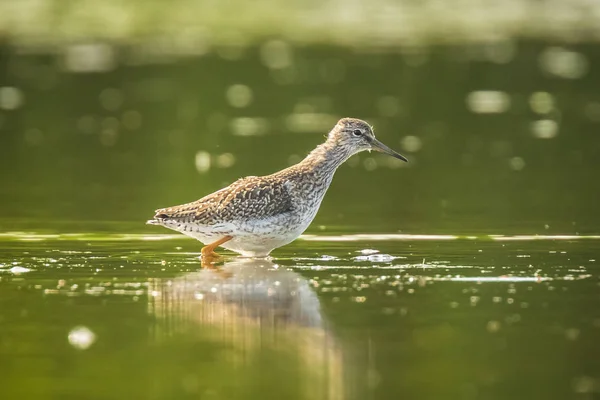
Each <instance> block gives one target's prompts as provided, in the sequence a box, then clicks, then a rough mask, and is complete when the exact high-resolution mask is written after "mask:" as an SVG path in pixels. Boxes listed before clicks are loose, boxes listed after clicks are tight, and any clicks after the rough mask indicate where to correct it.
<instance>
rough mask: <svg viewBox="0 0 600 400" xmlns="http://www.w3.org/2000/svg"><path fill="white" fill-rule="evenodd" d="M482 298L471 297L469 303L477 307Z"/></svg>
mask: <svg viewBox="0 0 600 400" xmlns="http://www.w3.org/2000/svg"><path fill="white" fill-rule="evenodd" d="M479 300H480V297H479V296H471V297H470V298H469V303H470V304H471V306H473V307H474V306H476V305H477V303H479Z"/></svg>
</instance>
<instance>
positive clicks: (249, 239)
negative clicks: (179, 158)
mask: <svg viewBox="0 0 600 400" xmlns="http://www.w3.org/2000/svg"><path fill="white" fill-rule="evenodd" d="M315 214H316V210H315V212H313V213H310V214H308V213H307V214H304V215H296V216H292V217H290V216H289V215H282V216H277V217H272V218H268V219H264V220H250V221H243V222H238V223H229V222H228V223H222V224H217V225H211V226H166V227H167V228H170V229H174V230H176V231H179V232H181V233H183V234H184V235H187V236H190V237H193V238H195V239H197V240H199V241H200V242H202V243H204V244H205V245H207V244H210V243H214V242H215V241H217V240H219V239H221V238H223V237H224V236H231V237H232V239H231V240H229V241H227V242H225V243H223V244H222V245H221V247H223V248H225V249H228V250H231V251H234V252H236V253H239V254H241V255H242V256H245V257H265V256H267V255H269V253H270V252H271V251H273V249H276V248H278V247H281V246H284V245H286V244H288V243H291V242H292V241H294V240H295V239H296V238H298V236H300V235H301V234H302V233H303V232H304V231H305V230H306V228H308V226H309V225H310V223H311V222H312V220H313V218H314V216H315Z"/></svg>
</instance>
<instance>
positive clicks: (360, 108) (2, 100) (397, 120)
mask: <svg viewBox="0 0 600 400" xmlns="http://www.w3.org/2000/svg"><path fill="white" fill-rule="evenodd" d="M111 3H115V4H113V6H112V7H113V8H110V7H108V8H102V7H100V8H99V9H98V10H97V11H98V13H97V14H96V13H93V14H94V15H91V14H89V15H88V14H86V15H87V17H86V18H83V19H81V20H80V19H79V18H71V17H69V16H68V15H70V14H69V12H70V11H69V10H70V7H76V6H75V5H74V4H75V3H73V4H72V5H70V6H65V8H60V7H58V8H57V10H56V13H57V15H63V14H61V13H66V14H67V15H66V16H64V15H63V16H62V17H61V18H64V24H63V25H60V26H62V27H63V28H64V29H63V30H60V29H58V28H56V30H57V31H56V32H54V31H53V30H54V29H55V28H53V27H54V22H55V21H54V20H52V21H50V22H48V21H45V22H44V21H41V22H40V23H39V26H38V29H37V30H36V29H33V31H31V32H30V31H29V30H28V29H31V26H29V25H27V24H25V22H23V21H25V20H21V19H18V18H17V19H15V20H13V25H11V26H12V27H13V28H12V29H13V30H14V32H13V31H11V32H12V33H13V36H12V38H13V40H14V42H10V41H9V42H8V43H6V44H4V43H2V47H0V71H2V73H3V75H2V76H3V77H5V78H6V79H4V80H2V81H0V399H188V398H189V399H288V398H289V399H315V400H316V399H336V400H337V399H358V400H363V399H384V400H387V399H390V400H391V399H398V398H404V399H486V400H490V399H552V400H554V399H556V400H559V399H561V400H562V399H582V400H583V399H585V400H588V399H595V398H597V397H598V396H599V394H600V346H599V340H600V272H599V271H600V269H599V268H600V266H599V261H600V254H599V253H600V201H599V199H600V185H599V184H598V172H599V171H600V134H599V132H600V97H599V94H598V93H599V91H598V88H599V87H600V75H599V71H600V69H599V68H598V63H599V62H600V51H599V48H598V45H597V43H595V42H594V40H595V39H594V37H597V35H596V36H594V35H590V36H586V35H584V33H585V32H588V30H589V31H590V32H592V31H595V30H597V26H600V25H598V24H594V23H592V22H593V18H592V17H591V16H590V19H589V20H586V21H587V22H586V24H584V25H582V24H575V25H573V26H571V25H569V24H568V22H569V21H571V20H569V19H568V18H566V19H564V20H563V25H561V26H562V27H563V29H565V32H567V31H568V29H566V28H567V27H569V26H571V28H572V30H571V31H569V32H571V33H573V32H579V33H580V34H581V36H580V37H579V39H580V40H575V39H574V37H573V36H569V35H567V34H566V33H565V36H564V37H563V36H561V35H558V34H557V36H556V37H554V36H553V35H550V34H549V33H548V32H547V30H552V29H551V27H554V26H555V25H553V24H550V22H548V21H547V22H548V23H547V24H543V26H544V27H545V28H543V29H542V28H541V26H542V25H536V24H531V25H529V24H524V25H523V26H520V25H519V27H520V28H519V29H518V30H516V31H514V32H518V33H519V35H517V34H516V33H515V35H516V36H510V35H509V36H506V37H503V38H501V40H500V39H498V38H496V39H494V40H489V41H486V40H484V39H482V38H480V36H479V35H480V34H481V35H483V37H484V38H489V37H490V35H491V34H492V33H496V34H497V33H499V32H504V34H507V32H509V31H510V32H513V29H516V28H515V27H516V26H517V25H513V24H512V23H511V22H510V21H511V20H510V18H506V19H502V21H503V22H502V24H500V25H494V24H492V23H487V24H486V23H481V24H480V25H477V26H475V25H473V26H471V25H466V24H467V23H469V21H471V19H474V20H477V21H479V19H478V17H477V15H479V14H477V15H475V14H464V13H461V12H459V11H460V10H461V9H457V10H454V12H455V13H456V15H461V17H460V18H463V17H464V18H465V19H464V20H462V19H457V20H456V21H454V20H452V21H453V22H452V24H450V25H444V24H441V23H440V24H437V23H435V21H438V19H439V20H441V21H444V20H445V19H444V18H445V17H443V16H444V15H446V13H445V12H444V13H441V12H440V10H438V9H435V10H434V9H431V10H429V11H428V10H427V9H420V8H419V7H417V6H415V10H416V9H418V10H420V11H419V13H418V15H417V14H415V15H417V16H421V17H423V18H424V16H426V15H429V14H431V15H432V16H433V15H434V14H435V16H436V18H438V19H436V18H433V17H432V18H433V19H431V20H428V19H427V18H425V19H423V20H421V19H420V18H421V17H419V18H417V19H414V20H409V22H408V23H409V25H410V26H412V27H413V28H414V25H415V24H416V25H417V26H420V25H419V23H418V22H419V21H421V22H423V23H424V22H426V21H430V22H431V21H432V22H431V23H428V24H424V25H423V27H422V28H421V29H418V30H417V32H415V36H412V35H409V36H407V37H412V38H414V39H416V38H420V39H419V40H420V41H419V42H418V43H417V42H411V43H410V45H408V46H407V45H406V43H405V41H406V40H408V39H406V38H405V39H402V40H401V39H399V38H397V37H395V36H394V35H395V34H394V32H396V31H394V30H393V29H392V28H393V27H394V26H396V24H394V23H393V21H391V20H390V21H387V20H386V21H387V22H385V21H382V22H381V25H379V24H376V23H373V24H370V25H369V26H371V27H373V29H375V28H376V27H378V26H381V28H382V29H384V28H385V29H387V30H385V31H382V32H379V33H377V32H375V33H377V35H375V36H365V35H363V34H362V33H361V32H362V31H361V30H360V29H354V28H358V26H357V25H352V27H351V28H353V29H351V30H352V34H351V35H348V37H346V36H343V35H342V36H339V30H335V31H336V32H337V34H336V35H337V36H335V37H329V38H322V37H321V36H320V35H323V34H324V32H329V34H331V30H332V29H334V28H335V27H336V26H338V25H335V24H334V25H332V26H330V25H326V24H323V26H322V27H321V28H319V29H317V28H316V26H315V29H314V30H312V29H307V28H306V27H304V28H303V27H302V26H301V25H297V24H292V25H291V26H290V27H289V30H287V31H286V34H285V35H284V39H279V38H277V39H266V40H265V39H264V38H263V37H262V36H261V35H260V34H259V33H260V32H263V33H264V34H267V33H270V32H272V31H273V30H277V29H279V28H277V27H279V26H280V22H278V23H276V24H275V23H273V24H266V25H265V26H264V27H263V26H261V27H259V26H257V25H252V28H253V29H249V30H248V32H249V33H248V38H247V39H248V40H247V42H245V41H243V40H242V42H243V43H240V41H239V40H237V41H236V40H233V42H228V41H227V40H224V39H223V38H227V37H229V36H228V35H226V34H225V32H227V33H228V34H229V33H230V32H229V31H227V30H224V28H223V26H231V27H235V28H236V29H242V28H240V26H245V24H243V23H241V22H240V21H238V20H232V21H231V22H230V23H229V22H228V23H227V24H224V22H222V21H221V22H220V23H219V21H217V20H215V21H216V22H215V21H213V22H214V23H215V25H214V26H213V25H207V26H205V27H204V28H205V30H206V31H207V32H209V33H210V32H212V31H215V32H216V33H215V35H214V37H215V44H214V47H210V46H209V47H203V48H202V49H201V50H202V51H199V50H198V49H197V48H196V47H195V46H193V44H194V43H196V42H194V41H192V42H188V41H185V40H183V39H182V40H183V41H176V40H174V41H173V43H171V44H172V46H171V45H170V44H169V42H168V41H166V40H167V39H168V35H169V34H171V35H173V30H174V29H175V30H177V28H178V27H179V26H181V24H183V22H184V21H183V20H187V19H186V15H187V14H185V13H183V14H177V15H171V16H169V15H164V16H162V17H164V19H165V25H164V31H165V33H164V34H165V36H166V38H163V36H162V35H163V32H162V31H161V34H160V35H159V36H158V37H159V38H163V39H164V40H163V41H161V40H159V39H157V37H155V36H152V35H149V36H148V37H145V36H144V35H141V34H140V35H141V36H139V37H138V36H136V35H135V34H134V33H131V35H133V36H132V37H129V36H127V35H126V34H125V33H124V32H126V31H119V32H121V34H123V37H121V36H119V35H116V34H115V32H114V31H113V30H114V29H116V28H115V25H114V24H116V25H118V26H121V25H119V24H120V23H123V24H125V22H124V21H125V20H124V19H122V18H121V19H120V18H117V17H116V16H118V15H120V14H119V10H120V9H119V7H120V6H118V5H116V3H117V2H111ZM180 3H181V4H184V3H187V2H183V1H182V2H180ZM189 3H190V4H191V2H189ZM380 3H381V4H382V5H385V4H386V2H384V1H382V2H380ZM404 3H406V2H404ZM404 3H403V4H404ZM467 3H468V4H467ZM15 4H16V3H15ZM23 4H25V3H23ZM27 4H28V3H27ZM82 4H84V3H82ZM98 4H99V3H98ZM228 4H229V3H228ZM231 4H234V3H231ZM294 4H296V3H294ZM440 4H441V3H440ZM469 4H470V2H466V3H464V4H463V7H465V8H469V7H470V6H469ZM503 4H504V3H503ZM507 4H508V3H507ZM511 4H512V3H511ZM540 4H541V3H540ZM4 6H5V4H2V5H0V7H4ZM13 6H14V7H15V8H14V9H16V8H18V6H17V5H13ZM296 6H299V3H298V4H296ZM471 6H472V7H475V6H474V5H472V4H471ZM81 7H84V6H81ZM353 7H356V6H353ZM411 7H412V5H411ZM532 7H533V6H532ZM589 7H590V10H591V8H592V6H591V5H589ZM84 8H85V7H84ZM351 8H352V7H351ZM475 8H476V7H475ZM269 9H270V8H269ZM111 10H112V11H111ZM261 10H262V11H261ZM436 10H437V11H436ZM150 11H152V13H150V14H148V15H147V17H148V18H147V20H146V19H143V18H141V19H136V20H132V21H131V24H132V27H135V28H136V29H133V28H132V29H133V30H132V32H138V31H139V32H147V31H151V29H150V27H149V26H146V24H147V25H150V26H152V27H154V25H156V24H154V23H152V21H153V19H152V18H158V17H156V16H155V17H152V18H150V17H151V15H154V14H153V13H156V12H158V11H156V10H154V9H152V10H150V9H149V11H148V12H150ZM221 11H223V10H221ZM296 11H297V10H296ZM313 11H314V10H313ZM317 11H318V10H317ZM546 11H547V14H544V15H548V18H550V17H551V16H554V17H556V18H554V19H553V21H555V20H557V18H559V17H561V16H562V15H563V14H564V13H563V12H562V11H561V10H557V9H554V8H551V7H550V8H548V9H547V10H546ZM111 12H112V14H111ZM252 12H253V13H254V12H256V13H259V14H260V13H264V12H265V10H263V9H261V8H257V9H254V8H253V9H252ZM105 13H108V14H105ZM463 14H464V15H463ZM492 14H494V15H490V16H488V17H486V18H488V19H490V21H492V22H493V21H495V18H496V16H498V18H500V17H501V16H502V15H504V14H502V13H498V14H496V13H492ZM592 14H593V13H592V12H591V11H590V15H592ZM22 15H27V13H26V12H24V13H23V14H22ZM40 15H42V14H35V15H34V16H35V18H41V16H40ZM77 15H79V14H77ZM136 15H138V14H136ZM219 15H220V14H219ZM226 15H229V11H228V13H226ZM253 15H254V14H253ZM306 15H308V14H302V13H299V14H298V15H296V16H295V17H293V18H291V20H290V21H291V22H290V24H291V23H292V22H293V21H301V20H303V19H302V18H303V16H304V17H305V16H306ZM311 15H313V14H311ZM320 15H322V13H320V12H316V11H315V13H314V15H313V17H318V16H320ZM510 15H513V14H510ZM535 15H538V13H537V12H536V13H535ZM564 15H566V16H567V17H568V15H567V14H564ZM162 17H161V18H162ZM32 18H33V16H32ZM61 18H58V19H57V20H56V21H59V20H61ZM95 18H101V19H102V18H104V19H106V21H110V24H109V25H107V27H105V28H106V29H102V30H100V31H98V32H96V28H97V27H98V26H104V25H99V23H98V22H97V21H96V20H95ZM202 18H207V19H209V20H210V18H211V17H210V16H203V17H202ZM215 18H216V17H215ZM296 18H297V19H296ZM457 18H458V17H457ZM17 20H18V21H17ZM86 21H87V22H86ZM93 21H96V23H92V22H93ZM119 21H120V22H119ZM318 21H321V20H320V19H318ZM344 21H346V20H345V19H344V18H340V20H339V21H337V22H336V24H337V23H343V22H344ZM490 21H488V22H490ZM573 21H575V20H573ZM590 21H592V22H590ZM51 22H52V23H51ZM75 22H77V24H75ZM471 22H473V21H471ZM480 22H481V21H480ZM483 22H485V21H483ZM538 22H539V21H538ZM107 23H108V22H107ZM19 24H25V25H27V28H28V29H25V28H23V27H22V28H20V29H17V27H18V26H21V25H19ZM73 24H75V25H73ZM223 24H224V25H223ZM228 24H230V25H228ZM240 24H241V25H240ZM390 24H391V25H390ZM453 24H457V26H461V27H463V28H464V27H465V26H471V28H470V29H467V28H464V29H462V28H461V29H460V30H459V29H454V28H453V29H454V30H453V33H454V34H453V35H450V36H449V38H448V41H449V42H451V43H453V44H452V45H449V44H447V45H440V44H439V43H445V41H444V40H442V39H440V36H439V35H440V34H441V33H440V32H442V33H443V31H444V29H447V30H452V29H451V27H452V26H454V25H453ZM158 25H160V24H158ZM158 25H157V26H158ZM160 26H163V25H160ZM361 26H362V25H361ZM427 26H431V28H427ZM536 26H537V29H536ZM111 27H112V28H111ZM219 27H220V28H219ZM386 27H387V28H386ZM586 27H587V28H586ZM259 28H260V29H259ZM263 28H264V29H263ZM388 28H389V29H388ZM576 28H577V29H579V30H576ZM7 29H8V28H7ZM111 29H113V30H111ZM152 29H154V28H152ZM427 29H430V30H427ZM494 29H496V30H494ZM557 29H558V28H557ZM586 29H587V30H586ZM59 30H60V32H58V31H59ZM307 30H308V31H310V32H307ZM490 30H492V31H494V32H491V31H490ZM530 30H531V31H530ZM298 31H300V32H304V34H305V36H304V39H305V40H306V42H303V41H302V40H300V39H298V38H299V37H301V36H298V35H299V33H298ZM36 32H37V33H36ZM169 32H170V33H169ZM185 32H187V33H189V34H190V35H191V36H190V37H192V38H195V36H194V32H196V31H194V30H192V31H185ZM199 32H200V31H199ZM202 32H205V31H204V30H202ZM386 32H387V34H386ZM528 32H529V33H528ZM531 32H537V35H539V36H541V37H538V39H536V40H525V39H523V37H530V36H534V37H537V36H536V35H531ZM561 32H562V31H561ZM111 33H112V34H115V35H116V36H110V35H111ZM155 33H156V32H155ZM196 33H197V32H196ZM213 33H214V32H213ZM234 33H235V32H234ZM234 33H232V35H233V36H235V34H234ZM238 33H239V32H238ZM371 33H373V32H371ZM36 34H37V35H39V36H36ZM46 34H47V35H48V37H46ZM105 35H109V37H110V38H112V39H113V40H114V39H115V38H119V40H121V42H119V44H118V45H117V44H115V43H112V42H110V45H109V44H106V43H105V42H104V40H107V39H106V37H105ZM286 35H287V36H286ZM507 35H508V34H507ZM184 36H185V35H184ZM242 36H243V35H242ZM388 36H389V37H388ZM92 37H93V38H96V39H95V40H99V41H98V42H96V41H94V40H92V39H89V38H92ZM176 37H177V38H179V36H176ZM236 37H237V36H236ZM373 37H375V38H379V39H380V40H381V41H382V43H379V42H377V43H378V44H376V43H371V42H370V40H375V39H373ZM494 37H495V36H494ZM76 38H87V40H83V39H82V42H81V43H80V42H78V41H77V40H75V39H76ZM144 38H145V39H144ZM181 38H183V36H182V37H181ZM290 38H292V39H290ZM293 38H295V39H293ZM369 38H371V39H369ZM436 38H437V39H436ZM465 38H468V40H467V39H465ZM230 39H231V38H230ZM238 39H241V37H240V38H238ZM144 40H147V41H144ZM223 40H224V41H225V44H224V43H223ZM294 40H299V42H298V43H294ZM429 40H431V42H429ZM186 43H187V44H186ZM190 43H191V44H190ZM227 43H229V44H227ZM252 43H255V44H252ZM426 43H427V44H426ZM159 44H161V46H159ZM181 46H183V47H181ZM107 49H108V50H107ZM186 49H187V50H190V51H189V52H186ZM192 49H195V50H198V51H191V50H192ZM345 116H352V117H358V118H364V119H366V120H368V121H369V122H370V123H372V124H373V125H374V127H375V133H376V135H377V137H378V139H380V140H381V141H382V142H384V143H385V144H387V145H389V146H390V147H392V148H394V149H396V150H398V151H399V152H401V153H403V154H405V155H406V156H407V157H408V158H409V160H410V162H409V163H408V164H402V163H396V162H394V160H393V159H389V158H385V157H384V156H381V155H377V154H368V153H362V154H360V155H357V156H355V157H353V158H352V159H350V160H349V161H348V162H347V163H346V164H345V165H343V166H342V167H341V168H340V169H339V171H338V172H337V174H336V177H335V179H334V181H333V184H332V186H331V188H330V190H329V192H328V194H327V196H326V197H325V200H324V202H323V204H322V206H321V210H320V212H319V214H318V215H317V217H316V219H315V221H314V223H313V224H312V225H311V227H310V228H309V229H308V231H307V232H306V234H305V235H304V236H303V237H302V238H300V239H299V240H297V241H295V242H293V243H292V244H290V245H288V246H285V247H283V248H281V249H277V250H275V251H274V252H273V254H272V258H270V259H267V260H248V259H242V258H236V256H235V255H233V254H231V253H227V252H223V254H224V258H223V259H222V260H221V262H220V264H219V265H218V266H217V268H212V269H211V268H202V266H201V264H200V262H199V260H198V256H199V252H200V248H201V244H200V243H198V242H196V241H194V240H191V239H187V238H185V237H183V236H181V235H173V234H172V232H170V231H167V230H166V229H163V228H160V227H152V226H146V225H144V222H145V221H146V220H147V219H148V218H150V217H152V215H153V211H154V209H156V208H159V207H165V206H170V205H175V204H181V203H184V202H188V201H192V200H195V199H198V198H200V197H201V196H203V195H205V194H207V193H210V192H212V191H215V190H218V189H219V188H221V187H223V186H224V185H227V184H229V183H231V182H232V181H234V180H235V179H237V178H239V177H241V176H245V175H262V174H268V173H271V172H274V171H276V170H279V169H282V168H284V167H287V166H288V165H290V164H292V163H294V162H297V161H298V160H299V159H301V158H302V157H303V156H304V155H305V154H307V152H308V151H310V150H311V149H312V148H313V147H314V146H316V145H317V144H318V143H320V141H321V140H322V139H323V135H324V134H325V133H326V132H327V130H328V129H330V128H331V127H332V126H333V124H334V123H335V121H336V120H337V119H338V118H340V117H345Z"/></svg>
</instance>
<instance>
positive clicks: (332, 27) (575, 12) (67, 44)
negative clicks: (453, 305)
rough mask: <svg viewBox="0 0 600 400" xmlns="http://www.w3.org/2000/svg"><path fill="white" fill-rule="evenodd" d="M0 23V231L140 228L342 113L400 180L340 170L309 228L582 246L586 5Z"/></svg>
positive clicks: (62, 9)
mask: <svg viewBox="0 0 600 400" xmlns="http://www.w3.org/2000/svg"><path fill="white" fill-rule="evenodd" d="M0 15H1V17H0V31H1V32H3V37H4V42H3V45H2V47H1V54H2V56H1V59H0V69H1V70H2V71H4V72H3V74H2V75H3V76H4V79H3V80H2V83H1V85H2V86H1V88H0V132H1V134H0V163H1V164H0V165H1V168H0V170H1V172H0V174H1V175H0V183H1V185H0V205H1V206H2V210H3V213H2V217H4V218H9V219H12V220H6V221H5V222H4V223H5V224H7V228H8V229H10V228H14V227H15V226H16V225H19V224H23V223H24V221H26V220H34V221H35V225H38V226H39V225H40V224H42V223H43V221H48V220H50V222H49V225H50V226H52V225H53V222H55V221H56V220H60V221H86V220H87V221H90V220H92V221H131V222H142V221H144V220H145V219H147V218H148V217H149V216H151V214H152V212H153V210H154V209H155V208H158V207H163V206H168V205H173V204H180V203H184V202H188V201H191V200H195V199H197V198H200V197H202V196H203V195H205V194H207V193H210V192H212V191H214V190H216V189H218V188H220V187H222V186H223V185H225V184H228V183H230V182H232V181H233V180H235V179H237V178H238V177H240V176H244V175H260V174H267V173H271V172H274V171H276V170H279V169H282V168H284V167H286V166H288V165H290V164H291V163H294V162H297V161H298V160H300V159H301V158H302V157H303V156H304V155H305V154H307V153H308V151H310V150H311V149H312V148H313V147H314V146H316V145H317V144H318V143H319V142H320V141H321V140H322V139H323V135H324V134H326V133H327V132H328V130H329V129H331V127H332V126H333V124H334V123H335V122H336V120H337V119H338V118H340V117H345V116H353V117H358V118H363V119H366V120H368V121H369V122H370V123H371V124H373V125H374V127H375V131H376V134H377V135H378V137H379V138H380V139H381V140H382V141H383V142H385V143H387V144H388V145H389V146H391V147H393V148H395V149H397V150H399V151H401V152H404V153H406V154H407V155H408V157H409V158H410V163H409V164H408V165H403V164H399V163H396V162H394V160H390V159H386V158H385V157H384V156H381V157H379V156H377V155H370V154H366V153H364V154H361V155H359V156H356V157H354V158H353V159H351V160H350V161H349V162H348V164H347V165H345V166H343V167H342V169H341V170H340V171H339V173H338V176H337V177H336V179H335V180H334V183H333V186H332V188H331V190H330V193H329V194H328V196H327V197H326V200H325V202H324V203H323V206H322V210H321V212H320V213H319V215H318V217H317V220H316V221H315V225H313V226H318V225H324V226H338V227H339V226H342V227H343V226H349V225H355V226H356V227H357V228H359V229H361V230H362V229H366V230H370V229H374V230H377V231H381V230H384V231H397V230H403V231H405V232H406V231H408V232H412V233H424V232H425V233H444V232H446V233H472V232H486V233H494V232H501V233H519V232H520V233H547V232H548V231H550V232H554V233H590V232H597V229H596V227H597V226H598V222H599V218H600V213H599V212H598V211H599V207H600V202H599V201H598V195H599V194H600V185H598V184H597V178H596V173H597V171H598V167H599V166H600V135H599V129H600V95H599V93H600V92H599V91H598V88H599V87H600V75H599V72H598V71H599V70H598V68H594V66H595V65H596V64H597V63H598V62H599V58H600V50H599V48H598V44H597V39H598V38H599V37H600V5H598V4H596V3H594V2H589V1H570V2H568V3H565V2H560V1H531V2H530V1H506V2H501V3H497V2H493V1H461V2H442V1H423V2H421V1H419V2H411V1H400V2H390V1H374V2H368V3H367V2H353V3H347V2H336V1H328V2H324V3H322V2H301V1H298V2H282V3H279V2H276V1H258V2H251V3H250V2H249V3H244V2H209V1H207V2H203V1H189V0H186V1H183V0H182V1H173V2H170V3H169V5H164V4H163V3H161V2H142V1H125V2H122V1H104V2H93V1H78V2H63V1H58V0H57V1H10V0H3V1H2V2H0ZM358 210H359V211H358ZM367 210H368V211H367ZM515 221H518V222H519V223H518V224H515ZM73 229H75V228H73ZM140 229H143V228H140Z"/></svg>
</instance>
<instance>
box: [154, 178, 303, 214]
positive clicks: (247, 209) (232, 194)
mask: <svg viewBox="0 0 600 400" xmlns="http://www.w3.org/2000/svg"><path fill="white" fill-rule="evenodd" d="M289 188H290V184H289V183H288V182H287V181H286V180H284V179H282V177H281V176H278V174H274V175H270V176H248V177H245V178H241V179H238V180H237V181H235V182H233V183H232V184H231V185H229V186H227V187H225V188H223V189H221V190H219V191H217V192H214V193H211V194H209V195H208V196H205V197H203V198H201V199H200V200H196V201H194V202H192V203H187V204H182V205H180V206H174V207H167V208H161V209H159V210H156V215H155V216H154V218H156V219H176V220H181V222H188V223H193V222H196V223H199V224H206V225H211V224H214V223H218V222H223V221H229V220H233V219H237V218H266V217H269V216H274V215H278V214H283V213H287V212H290V211H291V210H292V209H293V202H292V194H291V193H290V191H289Z"/></svg>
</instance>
